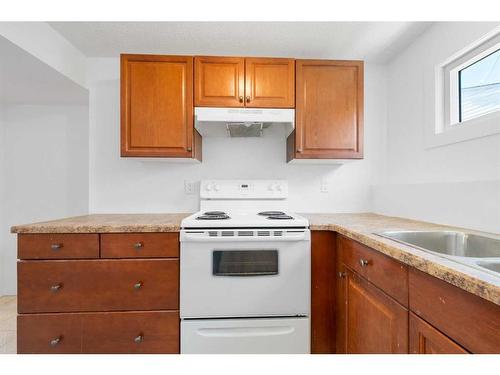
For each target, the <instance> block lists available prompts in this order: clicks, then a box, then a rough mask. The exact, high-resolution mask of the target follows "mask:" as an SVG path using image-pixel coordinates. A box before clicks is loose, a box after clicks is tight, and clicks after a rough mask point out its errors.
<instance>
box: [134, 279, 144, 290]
mask: <svg viewBox="0 0 500 375" xmlns="http://www.w3.org/2000/svg"><path fill="white" fill-rule="evenodd" d="M143 285H144V283H143V282H142V281H139V282H137V283H135V284H134V289H137V290H139V289H141V288H142V286H143Z"/></svg>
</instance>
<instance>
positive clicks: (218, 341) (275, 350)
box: [181, 318, 310, 354]
mask: <svg viewBox="0 0 500 375" xmlns="http://www.w3.org/2000/svg"><path fill="white" fill-rule="evenodd" d="M309 343H310V339H309V318H259V319H257V318H253V319H198V320H183V321H182V322H181V353H183V354H307V353H310V344H309Z"/></svg>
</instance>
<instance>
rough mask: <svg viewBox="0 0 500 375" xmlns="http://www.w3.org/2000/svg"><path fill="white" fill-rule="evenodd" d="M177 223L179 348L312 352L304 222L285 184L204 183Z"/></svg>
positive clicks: (191, 350)
mask: <svg viewBox="0 0 500 375" xmlns="http://www.w3.org/2000/svg"><path fill="white" fill-rule="evenodd" d="M181 227H182V229H181V235H180V240H181V259H180V264H181V266H180V315H181V319H182V320H181V352H182V353H309V350H310V349H309V348H310V323H309V315H310V277H311V276H310V231H309V223H308V221H307V219H305V218H303V217H301V216H299V215H296V214H294V213H290V212H289V211H288V184H287V182H286V181H283V180H245V181H242V180H206V181H202V182H201V186H200V212H197V213H196V214H193V215H191V216H189V217H187V218H185V219H184V220H183V221H182V223H181Z"/></svg>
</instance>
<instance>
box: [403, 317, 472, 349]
mask: <svg viewBox="0 0 500 375" xmlns="http://www.w3.org/2000/svg"><path fill="white" fill-rule="evenodd" d="M410 353H411V354H467V353H468V352H467V351H466V350H465V349H464V348H462V347H461V346H459V345H457V344H455V342H453V341H452V340H451V339H450V338H448V337H447V336H445V335H443V334H442V333H441V332H439V331H438V330H437V329H436V328H434V327H433V326H431V325H430V324H428V323H427V322H425V321H424V320H422V319H420V318H419V317H418V316H416V315H415V314H413V313H411V312H410Z"/></svg>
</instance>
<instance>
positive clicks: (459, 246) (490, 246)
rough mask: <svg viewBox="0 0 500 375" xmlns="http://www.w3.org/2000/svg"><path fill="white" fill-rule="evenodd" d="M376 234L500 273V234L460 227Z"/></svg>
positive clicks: (487, 270)
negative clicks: (494, 234)
mask: <svg viewBox="0 0 500 375" xmlns="http://www.w3.org/2000/svg"><path fill="white" fill-rule="evenodd" d="M375 234H377V235H379V236H382V237H385V238H389V239H391V240H394V241H397V242H400V243H403V244H405V245H408V246H412V247H416V248H418V249H420V250H423V251H426V252H429V253H433V254H436V255H440V256H442V257H445V258H448V259H452V260H454V261H456V262H458V263H461V264H465V265H468V266H471V267H474V268H479V269H482V270H483V271H486V272H490V273H493V274H495V275H496V276H499V275H500V236H498V237H493V236H492V237H487V236H481V235H477V234H469V233H465V232H458V231H386V232H379V233H375Z"/></svg>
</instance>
